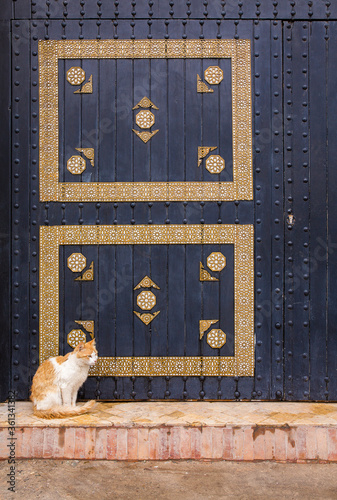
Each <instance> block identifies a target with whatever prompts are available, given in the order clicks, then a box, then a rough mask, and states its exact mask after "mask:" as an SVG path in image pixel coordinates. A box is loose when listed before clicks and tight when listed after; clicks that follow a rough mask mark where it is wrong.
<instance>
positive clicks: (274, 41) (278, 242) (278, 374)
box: [257, 21, 284, 399]
mask: <svg viewBox="0 0 337 500" xmlns="http://www.w3.org/2000/svg"><path fill="white" fill-rule="evenodd" d="M270 26H271V29H270V73H271V78H270V82H271V104H270V105H271V110H270V111H271V113H272V122H271V144H270V148H271V153H272V167H271V168H272V172H271V187H270V189H271V190H272V200H273V201H272V205H271V211H272V214H271V216H272V220H271V224H272V226H271V255H272V256H273V257H274V259H275V260H274V261H273V262H272V263H271V315H272V316H271V328H272V332H271V333H272V338H271V368H272V369H271V399H281V398H282V397H283V392H284V388H283V372H284V366H283V307H284V304H283V283H284V281H283V280H284V278H283V275H284V256H283V252H284V207H283V204H284V201H283V200H284V193H283V179H284V172H283V165H284V162H283V109H282V108H283V105H282V103H283V100H282V93H283V72H282V70H283V48H282V39H283V37H282V23H280V22H278V21H273V22H271V23H270ZM257 245H259V243H258V242H257ZM273 257H271V258H270V261H271V259H272V258H273ZM276 257H277V258H276Z"/></svg>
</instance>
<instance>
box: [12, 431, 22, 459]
mask: <svg viewBox="0 0 337 500" xmlns="http://www.w3.org/2000/svg"><path fill="white" fill-rule="evenodd" d="M23 432H24V430H23V428H20V429H15V436H14V437H16V441H15V443H16V445H15V454H16V456H17V458H21V457H22V441H23Z"/></svg>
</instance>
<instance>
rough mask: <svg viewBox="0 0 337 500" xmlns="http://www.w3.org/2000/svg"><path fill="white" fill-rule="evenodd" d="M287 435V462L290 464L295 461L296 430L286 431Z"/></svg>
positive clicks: (291, 428)
mask: <svg viewBox="0 0 337 500" xmlns="http://www.w3.org/2000/svg"><path fill="white" fill-rule="evenodd" d="M286 434H287V440H286V445H287V460H289V461H290V462H294V461H296V460H297V453H296V428H293V427H290V428H289V429H287V430H286Z"/></svg>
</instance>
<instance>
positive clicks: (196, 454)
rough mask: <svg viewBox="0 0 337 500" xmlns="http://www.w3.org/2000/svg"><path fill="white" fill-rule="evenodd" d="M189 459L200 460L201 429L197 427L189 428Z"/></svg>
mask: <svg viewBox="0 0 337 500" xmlns="http://www.w3.org/2000/svg"><path fill="white" fill-rule="evenodd" d="M191 458H193V459H195V460H199V458H201V429H199V428H198V427H192V428H191Z"/></svg>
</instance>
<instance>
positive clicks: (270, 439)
mask: <svg viewBox="0 0 337 500" xmlns="http://www.w3.org/2000/svg"><path fill="white" fill-rule="evenodd" d="M264 456H265V460H274V459H275V427H271V428H270V427H266V428H265V433H264Z"/></svg>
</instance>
